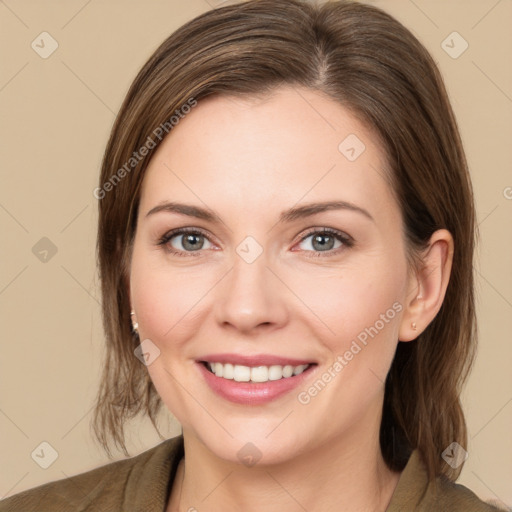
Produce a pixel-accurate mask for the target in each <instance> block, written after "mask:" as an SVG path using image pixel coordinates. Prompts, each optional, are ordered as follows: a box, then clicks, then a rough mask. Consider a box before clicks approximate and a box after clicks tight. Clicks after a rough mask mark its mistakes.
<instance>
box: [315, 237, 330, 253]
mask: <svg viewBox="0 0 512 512" xmlns="http://www.w3.org/2000/svg"><path fill="white" fill-rule="evenodd" d="M326 238H327V239H329V241H330V242H331V244H329V242H325V239H326ZM320 240H324V241H320ZM333 241H334V239H333V237H332V236H330V235H317V236H315V239H314V242H313V246H314V244H315V242H319V243H320V249H321V250H328V249H332V247H331V246H332V242H333ZM327 246H328V247H327Z"/></svg>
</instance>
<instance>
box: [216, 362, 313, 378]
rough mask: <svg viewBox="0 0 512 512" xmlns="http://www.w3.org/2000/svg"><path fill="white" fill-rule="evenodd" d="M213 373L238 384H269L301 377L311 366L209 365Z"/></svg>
mask: <svg viewBox="0 0 512 512" xmlns="http://www.w3.org/2000/svg"><path fill="white" fill-rule="evenodd" d="M207 365H208V367H209V368H210V370H211V372H212V373H214V374H215V375H216V376H217V377H222V378H224V379H229V380H235V381H236V382H268V381H269V380H280V379H287V378H289V377H291V376H292V375H300V374H301V373H302V372H304V371H305V370H306V369H307V368H308V367H309V366H310V365H309V364H301V365H299V366H292V365H291V364H287V365H286V366H280V365H277V364H276V365H272V366H254V367H250V366H243V365H240V364H235V365H233V364H230V363H226V364H222V363H210V362H209V363H207Z"/></svg>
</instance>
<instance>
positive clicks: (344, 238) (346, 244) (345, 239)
mask: <svg viewBox="0 0 512 512" xmlns="http://www.w3.org/2000/svg"><path fill="white" fill-rule="evenodd" d="M185 234H193V235H201V236H204V237H205V238H206V239H207V240H208V241H209V242H210V243H211V240H210V239H209V238H208V236H207V235H206V233H204V232H203V231H202V230H201V229H198V228H178V229H175V230H172V231H169V232H168V233H166V234H165V235H164V236H162V237H161V238H160V239H159V241H158V244H157V245H159V246H162V247H164V249H165V250H166V251H167V252H168V253H170V254H172V255H174V256H180V257H189V256H192V257H197V256H201V252H202V250H199V251H177V250H175V249H170V248H169V247H166V245H167V244H168V243H169V241H170V240H171V239H172V238H174V237H175V236H178V235H185ZM314 234H329V235H333V236H334V238H336V239H337V240H339V241H340V242H342V243H343V246H342V247H338V248H337V249H334V250H329V251H304V252H306V253H312V254H309V255H308V256H307V257H308V258H318V257H324V258H325V257H329V256H333V255H337V254H338V253H339V252H340V251H342V250H343V249H344V248H349V249H350V248H351V247H353V246H354V240H353V239H352V238H351V237H349V236H348V235H346V234H345V233H343V232H341V231H338V230H336V229H332V228H322V229H318V228H313V229H311V230H310V231H308V232H307V233H306V234H305V235H304V236H303V237H302V238H301V239H300V240H299V242H298V243H301V242H303V241H304V240H305V239H306V238H309V237H310V236H311V235H314ZM323 253H326V254H325V255H324V254H323Z"/></svg>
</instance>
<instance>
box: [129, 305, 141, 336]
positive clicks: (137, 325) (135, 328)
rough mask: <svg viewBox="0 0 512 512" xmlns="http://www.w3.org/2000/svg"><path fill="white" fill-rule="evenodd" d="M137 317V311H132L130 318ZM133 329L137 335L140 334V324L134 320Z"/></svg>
mask: <svg viewBox="0 0 512 512" xmlns="http://www.w3.org/2000/svg"><path fill="white" fill-rule="evenodd" d="M134 315H135V311H134V310H133V309H132V312H131V313H130V316H134ZM132 328H133V331H134V332H135V333H136V334H139V330H138V329H139V323H138V322H133V320H132Z"/></svg>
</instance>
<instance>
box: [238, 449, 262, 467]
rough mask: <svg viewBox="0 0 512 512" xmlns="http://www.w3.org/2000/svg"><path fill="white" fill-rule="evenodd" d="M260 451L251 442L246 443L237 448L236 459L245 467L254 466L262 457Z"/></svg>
mask: <svg viewBox="0 0 512 512" xmlns="http://www.w3.org/2000/svg"><path fill="white" fill-rule="evenodd" d="M262 455H263V454H262V453H261V451H260V450H259V449H258V447H257V446H256V445H254V444H253V443H246V444H244V446H242V448H240V450H238V453H237V457H238V460H239V461H240V462H241V463H242V464H243V465H244V466H247V467H252V466H254V465H255V464H256V463H257V462H258V461H259V460H260V459H261V457H262Z"/></svg>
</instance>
